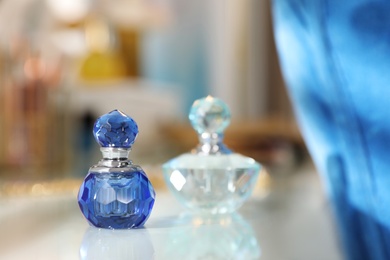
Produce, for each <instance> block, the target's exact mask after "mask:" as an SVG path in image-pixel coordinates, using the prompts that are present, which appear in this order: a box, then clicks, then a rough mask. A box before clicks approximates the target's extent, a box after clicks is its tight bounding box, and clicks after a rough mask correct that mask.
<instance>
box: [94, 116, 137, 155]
mask: <svg viewBox="0 0 390 260" xmlns="http://www.w3.org/2000/svg"><path fill="white" fill-rule="evenodd" d="M93 135H94V136H95V139H96V141H97V142H98V143H99V145H100V146H102V147H113V148H131V146H132V145H133V143H134V141H135V139H136V137H137V135H138V126H137V123H136V122H135V121H134V120H133V119H132V118H131V117H129V116H128V115H126V114H125V113H123V112H122V111H120V110H113V111H111V112H110V113H107V114H105V115H103V116H101V117H99V118H98V119H97V120H96V122H95V125H94V127H93Z"/></svg>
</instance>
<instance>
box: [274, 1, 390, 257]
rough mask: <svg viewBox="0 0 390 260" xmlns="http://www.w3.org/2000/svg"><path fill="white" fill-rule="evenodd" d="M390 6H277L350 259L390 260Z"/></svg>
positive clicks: (309, 133) (308, 129)
mask: <svg viewBox="0 0 390 260" xmlns="http://www.w3.org/2000/svg"><path fill="white" fill-rule="evenodd" d="M389 11H390V4H389V3H388V2H386V1H368V0H358V1H338V0H328V1H325V0H315V1H303V0H274V1H273V16H274V28H275V38H276V41H277V47H278V51H279V55H280V61H281V64H282V69H283V72H284V77H285V79H286V81H287V83H288V89H289V92H290V97H291V99H292V101H293V103H294V106H295V111H296V114H297V116H298V120H299V123H300V126H301V130H302V132H303V135H304V137H305V140H306V143H307V145H308V147H309V150H310V152H311V155H312V157H313V159H314V161H315V163H316V165H317V167H318V169H319V171H320V172H321V174H322V178H323V181H324V184H325V187H326V189H327V191H328V194H329V197H330V199H331V201H332V203H333V208H334V212H335V215H336V219H337V223H338V228H339V234H340V237H341V241H342V243H343V246H344V249H345V256H346V258H347V259H351V260H358V259H362V260H363V259H364V260H367V259H375V260H382V259H383V260H384V259H390V211H389V206H388V205H390V189H389V187H390V176H389V172H390V163H389V155H390V151H389V145H390V113H389V108H388V105H389V101H390V88H389V86H388V85H389V82H390V73H388V70H389V68H390V56H389V53H390V43H389V35H390V31H389V24H390V16H389V15H388V14H389Z"/></svg>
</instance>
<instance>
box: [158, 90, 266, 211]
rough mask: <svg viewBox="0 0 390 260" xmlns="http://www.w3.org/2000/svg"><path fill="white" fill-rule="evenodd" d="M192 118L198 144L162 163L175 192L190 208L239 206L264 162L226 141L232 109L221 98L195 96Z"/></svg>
mask: <svg viewBox="0 0 390 260" xmlns="http://www.w3.org/2000/svg"><path fill="white" fill-rule="evenodd" d="M189 119H190V121H191V124H192V126H193V128H194V129H195V130H196V132H197V133H198V135H199V141H200V143H199V145H198V146H197V147H196V149H194V150H193V151H192V152H191V153H185V154H182V155H180V156H178V157H176V158H174V159H172V160H170V161H168V162H167V163H165V164H164V165H163V174H164V179H165V182H166V183H167V185H168V187H169V188H170V190H171V191H172V192H173V194H174V195H175V196H176V197H177V198H178V199H179V201H180V202H181V203H182V204H183V205H184V206H186V207H188V208H190V209H195V210H200V211H206V212H208V213H212V214H215V213H227V212H232V211H234V210H236V209H237V208H239V207H240V206H241V205H242V204H243V203H244V202H245V201H246V200H247V199H248V197H249V196H250V195H251V193H252V190H253V187H254V185H255V182H256V180H257V177H258V175H259V172H260V169H261V165H260V164H259V163H257V162H256V161H255V160H254V159H252V158H249V157H246V156H243V155H240V154H237V153H234V152H232V151H231V150H229V149H228V148H227V147H226V146H225V145H224V144H223V142H222V141H223V132H224V130H225V128H226V127H227V126H228V125H229V123H230V111H229V108H228V107H227V105H226V104H225V103H224V102H223V101H222V100H220V99H218V98H214V97H211V96H208V97H206V98H202V99H199V100H196V101H195V102H194V104H193V105H192V108H191V111H190V114H189Z"/></svg>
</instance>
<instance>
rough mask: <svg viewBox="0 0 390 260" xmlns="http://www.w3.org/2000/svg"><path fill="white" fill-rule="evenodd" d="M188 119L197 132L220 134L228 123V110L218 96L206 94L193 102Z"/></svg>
mask: <svg viewBox="0 0 390 260" xmlns="http://www.w3.org/2000/svg"><path fill="white" fill-rule="evenodd" d="M189 119H190V121H191V124H192V127H193V128H194V129H195V130H196V131H197V132H198V134H202V133H217V134H222V132H223V131H224V130H225V128H226V127H227V126H228V125H229V123H230V110H229V107H228V106H227V105H226V103H225V102H223V101H222V100H220V99H219V98H214V97H212V96H207V97H205V98H201V99H198V100H196V101H195V102H194V104H193V105H192V107H191V111H190V114H189Z"/></svg>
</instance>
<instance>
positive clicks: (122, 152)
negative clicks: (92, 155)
mask: <svg viewBox="0 0 390 260" xmlns="http://www.w3.org/2000/svg"><path fill="white" fill-rule="evenodd" d="M100 151H101V152H102V155H103V158H104V159H111V160H113V159H117V160H118V159H119V160H127V159H128V158H129V154H130V151H131V149H130V148H128V149H126V148H112V147H101V148H100Z"/></svg>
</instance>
